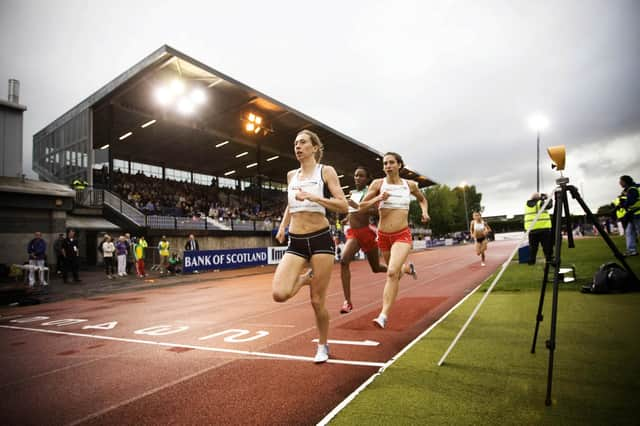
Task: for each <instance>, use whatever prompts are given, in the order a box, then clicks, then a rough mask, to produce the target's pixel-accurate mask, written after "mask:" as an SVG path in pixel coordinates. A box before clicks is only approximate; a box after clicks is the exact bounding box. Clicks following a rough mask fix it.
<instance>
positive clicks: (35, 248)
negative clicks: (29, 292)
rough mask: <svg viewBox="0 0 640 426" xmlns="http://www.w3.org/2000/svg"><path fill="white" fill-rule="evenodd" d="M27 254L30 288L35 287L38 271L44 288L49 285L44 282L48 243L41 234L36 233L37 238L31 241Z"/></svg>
mask: <svg viewBox="0 0 640 426" xmlns="http://www.w3.org/2000/svg"><path fill="white" fill-rule="evenodd" d="M27 252H28V253H29V266H30V268H29V287H33V286H34V285H35V271H36V269H37V270H38V272H39V274H38V276H39V279H40V284H41V285H42V286H45V285H48V283H47V282H46V281H45V280H44V261H45V259H46V258H47V243H46V241H45V240H43V239H42V234H41V233H40V232H36V233H35V238H34V239H32V240H31V241H29V245H28V246H27Z"/></svg>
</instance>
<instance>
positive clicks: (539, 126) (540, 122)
mask: <svg viewBox="0 0 640 426" xmlns="http://www.w3.org/2000/svg"><path fill="white" fill-rule="evenodd" d="M547 127H549V120H548V119H547V117H545V116H544V115H542V114H534V115H532V116H531V117H530V118H529V128H531V130H533V131H534V132H536V136H537V137H536V192H540V132H543V131H545V130H546V129H547Z"/></svg>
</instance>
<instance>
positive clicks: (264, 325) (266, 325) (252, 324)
mask: <svg viewBox="0 0 640 426" xmlns="http://www.w3.org/2000/svg"><path fill="white" fill-rule="evenodd" d="M242 325H250V326H252V327H275V328H296V326H295V325H290V324H263V323H259V324H258V323H250V322H247V323H243V324H242Z"/></svg>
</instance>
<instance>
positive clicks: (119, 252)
mask: <svg viewBox="0 0 640 426" xmlns="http://www.w3.org/2000/svg"><path fill="white" fill-rule="evenodd" d="M116 256H117V258H118V276H119V277H124V276H126V275H127V239H126V238H125V236H124V235H120V238H118V242H117V243H116Z"/></svg>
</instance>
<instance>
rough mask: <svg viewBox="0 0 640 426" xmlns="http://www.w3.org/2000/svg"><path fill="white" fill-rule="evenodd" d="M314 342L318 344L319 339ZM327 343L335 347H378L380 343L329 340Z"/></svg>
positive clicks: (372, 341)
mask: <svg viewBox="0 0 640 426" xmlns="http://www.w3.org/2000/svg"><path fill="white" fill-rule="evenodd" d="M312 342H314V343H318V339H313V340H312ZM327 343H332V344H334V345H354V346H378V345H379V344H380V342H376V341H374V340H331V339H329V340H327Z"/></svg>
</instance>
